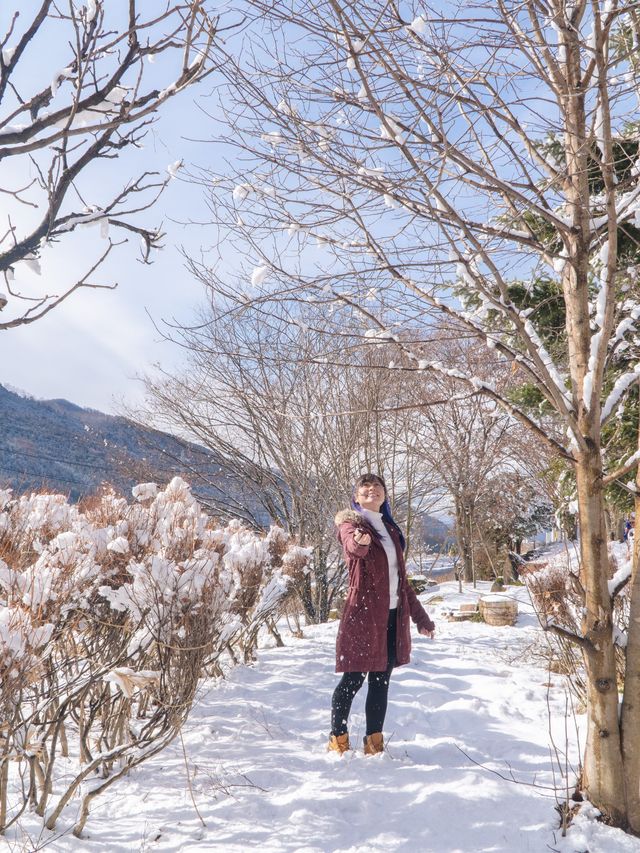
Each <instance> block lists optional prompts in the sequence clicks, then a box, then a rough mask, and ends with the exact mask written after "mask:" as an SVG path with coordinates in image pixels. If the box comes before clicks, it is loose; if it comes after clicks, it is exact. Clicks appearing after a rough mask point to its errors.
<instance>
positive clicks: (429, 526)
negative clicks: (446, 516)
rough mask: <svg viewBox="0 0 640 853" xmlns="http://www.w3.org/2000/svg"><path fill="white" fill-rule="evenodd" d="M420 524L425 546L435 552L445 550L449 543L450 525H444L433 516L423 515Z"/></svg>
mask: <svg viewBox="0 0 640 853" xmlns="http://www.w3.org/2000/svg"><path fill="white" fill-rule="evenodd" d="M421 522H422V541H423V542H424V544H425V545H428V546H430V547H431V548H433V549H434V550H436V551H440V550H441V549H443V548H445V547H446V545H448V544H450V543H451V536H452V532H453V531H452V529H451V525H450V524H446V523H445V522H444V521H441V520H440V519H439V518H436V517H435V516H434V515H426V514H425V515H423V516H422V518H421Z"/></svg>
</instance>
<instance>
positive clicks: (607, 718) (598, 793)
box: [576, 447, 626, 826]
mask: <svg viewBox="0 0 640 853" xmlns="http://www.w3.org/2000/svg"><path fill="white" fill-rule="evenodd" d="M576 479H577V486H578V505H579V509H580V555H581V573H582V584H583V586H584V589H585V612H584V616H583V622H582V634H583V636H584V637H585V638H586V639H587V641H588V642H589V643H590V647H589V648H588V649H587V651H586V653H585V656H584V659H585V666H586V671H587V741H586V746H585V755H584V767H583V788H584V790H585V791H586V793H587V796H588V797H589V799H590V800H591V802H592V803H594V805H596V806H597V808H599V809H600V810H601V811H602V812H603V813H604V814H606V815H607V816H608V817H610V818H611V820H612V821H613V822H614V823H615V824H616V825H617V826H625V825H626V803H625V795H624V788H623V786H622V785H621V784H620V781H621V779H622V778H623V766H622V749H621V742H620V728H619V723H618V688H617V683H616V663H615V650H614V645H613V633H612V618H611V599H610V596H609V590H608V586H607V579H608V555H607V541H606V535H605V522H604V500H603V491H602V466H601V463H600V452H599V448H598V447H595V448H592V449H590V450H588V451H586V452H583V453H581V454H580V457H579V460H578V465H577V468H576Z"/></svg>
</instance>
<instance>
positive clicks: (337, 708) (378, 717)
mask: <svg viewBox="0 0 640 853" xmlns="http://www.w3.org/2000/svg"><path fill="white" fill-rule="evenodd" d="M351 507H352V508H351V509H347V510H343V511H342V512H339V513H338V515H337V516H336V520H335V521H336V527H337V528H338V538H339V540H340V542H341V543H342V548H343V551H344V558H345V561H346V563H347V566H348V569H349V590H348V593H347V598H346V601H345V604H344V610H343V613H342V618H341V620H340V628H339V630H338V638H337V641H336V672H342V673H344V674H343V676H342V678H341V679H340V682H339V684H338V686H337V687H336V689H335V691H334V693H333V699H332V703H331V737H330V739H329V746H328V748H329V749H330V750H335V751H336V752H338V753H340V754H342V753H344V752H346V751H347V750H348V749H349V748H350V746H349V734H348V730H347V721H348V719H349V711H350V710H351V703H352V702H353V697H354V696H355V695H356V693H357V692H358V690H360V688H361V687H362V685H363V683H364V679H365V675H366V674H367V673H369V685H368V690H367V700H366V704H365V711H366V718H367V732H366V735H365V737H364V752H365V755H375V754H376V753H378V752H382V751H383V749H384V739H383V735H382V726H383V723H384V718H385V714H386V711H387V692H388V689H389V678H390V677H391V670H392V669H393V668H394V666H401V665H402V664H405V663H409V653H410V651H411V632H410V627H409V617H411V619H413V621H414V622H415V623H416V625H417V626H418V631H419V632H420V634H424V635H425V636H426V637H431V638H433V636H434V631H435V625H434V624H433V622H432V621H431V619H430V618H429V616H428V615H427V613H426V611H425V610H424V608H423V607H422V605H421V604H420V602H419V601H418V599H417V596H416V594H415V592H414V591H413V589H412V588H411V586H410V585H409V582H408V581H407V573H406V570H405V565H404V554H403V552H404V546H405V541H404V537H403V535H402V533H401V531H400V528H399V527H398V525H397V524H396V523H395V521H394V520H393V518H392V516H391V509H390V507H389V502H388V501H387V489H386V486H385V484H384V480H382V479H381V478H380V477H377V476H376V475H375V474H364V475H363V476H362V477H359V478H358V480H357V481H356V484H355V486H354V489H353V497H352V500H351Z"/></svg>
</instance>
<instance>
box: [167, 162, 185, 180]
mask: <svg viewBox="0 0 640 853" xmlns="http://www.w3.org/2000/svg"><path fill="white" fill-rule="evenodd" d="M182 164H183V161H182V160H176V161H175V162H174V163H170V164H169V165H168V166H167V172H168V173H169V176H170V177H171V178H175V177H176V175H177V174H178V172H179V171H180V169H181V168H182Z"/></svg>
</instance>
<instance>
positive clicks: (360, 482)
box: [351, 474, 407, 551]
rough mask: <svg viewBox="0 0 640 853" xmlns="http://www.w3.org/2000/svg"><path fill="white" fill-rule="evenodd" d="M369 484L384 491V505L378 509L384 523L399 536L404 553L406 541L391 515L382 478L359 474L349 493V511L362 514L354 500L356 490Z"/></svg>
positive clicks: (385, 486)
mask: <svg viewBox="0 0 640 853" xmlns="http://www.w3.org/2000/svg"><path fill="white" fill-rule="evenodd" d="M370 483H377V484H378V485H379V486H382V488H383V489H384V503H383V504H382V506H381V507H380V513H381V514H382V517H383V518H384V520H385V521H387V522H388V523H389V524H390V525H391V526H392V527H395V529H396V530H397V531H398V533H399V534H400V544H401V545H402V550H403V551H404V549H405V547H406V544H407V542H406V539H405V538H404V534H403V533H402V530H400V527H399V525H398V524H397V522H396V521H395V519H394V517H393V516H392V515H391V505H390V503H389V498H388V496H387V485H386V483H385V481H384V480H383V479H382V477H379V476H378V475H377V474H361V475H360V476H359V477H358V479H357V480H356V481H355V483H354V484H353V491H352V493H351V509H355V511H356V512H362V507H361V506H360V504H359V503H358V502H357V500H356V495H357V494H358V489H360V488H361V487H362V486H367V485H369V484H370Z"/></svg>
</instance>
